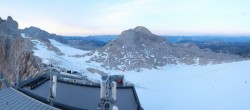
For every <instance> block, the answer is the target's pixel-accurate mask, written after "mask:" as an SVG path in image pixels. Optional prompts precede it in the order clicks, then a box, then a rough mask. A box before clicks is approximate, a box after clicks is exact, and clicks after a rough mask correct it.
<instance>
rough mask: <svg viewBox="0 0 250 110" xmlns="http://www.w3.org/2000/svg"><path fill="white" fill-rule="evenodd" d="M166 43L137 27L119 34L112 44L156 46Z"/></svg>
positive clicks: (141, 27) (145, 29) (144, 29)
mask: <svg viewBox="0 0 250 110" xmlns="http://www.w3.org/2000/svg"><path fill="white" fill-rule="evenodd" d="M162 42H166V40H165V39H163V38H161V37H159V36H157V35H155V34H153V33H151V32H150V31H149V30H148V29H147V28H145V27H143V26H137V27H135V28H134V29H129V30H125V31H123V32H122V33H121V35H120V37H118V39H116V40H114V42H113V43H118V44H128V43H129V44H130V45H131V44H135V45H141V44H149V45H151V44H156V43H162Z"/></svg>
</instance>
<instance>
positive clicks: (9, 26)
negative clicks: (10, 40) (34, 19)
mask: <svg viewBox="0 0 250 110" xmlns="http://www.w3.org/2000/svg"><path fill="white" fill-rule="evenodd" d="M0 33H1V34H10V35H12V36H18V35H19V30H18V23H17V22H16V21H15V20H13V19H12V17H10V16H8V18H7V20H3V19H2V18H1V19H0Z"/></svg>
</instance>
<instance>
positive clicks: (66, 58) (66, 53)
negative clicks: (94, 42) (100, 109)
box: [31, 39, 101, 80]
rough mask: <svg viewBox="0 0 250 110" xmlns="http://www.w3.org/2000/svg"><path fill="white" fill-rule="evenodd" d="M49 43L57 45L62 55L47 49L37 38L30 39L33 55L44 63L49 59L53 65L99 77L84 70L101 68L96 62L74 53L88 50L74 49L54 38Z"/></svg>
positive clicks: (91, 76) (93, 77)
mask: <svg viewBox="0 0 250 110" xmlns="http://www.w3.org/2000/svg"><path fill="white" fill-rule="evenodd" d="M49 40H50V42H51V44H52V45H53V46H55V47H57V48H58V49H59V50H60V51H61V52H62V53H63V55H58V54H56V53H55V52H54V51H51V50H49V49H48V47H47V46H46V45H45V44H44V43H42V42H40V41H39V40H31V41H32V42H33V43H34V44H35V48H36V49H35V50H33V51H34V55H35V56H38V57H39V58H41V59H42V62H43V63H44V64H49V63H50V61H51V62H52V64H53V65H55V66H58V67H60V68H64V69H66V70H72V71H78V72H80V73H82V74H83V75H86V76H88V78H90V79H94V80H95V79H100V78H101V76H100V75H98V74H93V73H90V72H88V71H87V70H86V68H88V67H94V68H101V67H100V66H98V64H90V63H86V59H87V58H77V57H73V56H74V55H80V54H85V53H87V52H89V51H83V50H80V49H75V48H72V47H70V46H67V45H64V44H62V43H59V42H57V41H55V40H52V39H49Z"/></svg>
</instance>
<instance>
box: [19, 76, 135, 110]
mask: <svg viewBox="0 0 250 110" xmlns="http://www.w3.org/2000/svg"><path fill="white" fill-rule="evenodd" d="M22 89H23V90H24V91H26V93H31V94H36V95H38V96H39V97H43V98H44V99H45V98H48V96H49V95H50V90H49V89H50V80H48V81H46V82H45V83H44V84H42V85H40V86H39V87H37V88H35V89H33V90H30V89H29V88H28V87H27V86H26V87H23V88H22ZM100 101H101V99H100V87H98V86H87V85H74V84H69V83H64V82H58V83H57V96H56V98H55V102H56V103H60V104H64V105H69V106H72V107H76V108H80V109H89V110H96V109H97V107H98V104H99V102H100ZM115 105H117V107H118V108H119V110H138V109H139V107H140V105H138V100H137V96H136V93H135V91H134V88H133V87H132V86H131V87H118V88H117V100H116V103H115Z"/></svg>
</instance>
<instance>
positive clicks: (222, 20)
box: [0, 0, 250, 35]
mask: <svg viewBox="0 0 250 110" xmlns="http://www.w3.org/2000/svg"><path fill="white" fill-rule="evenodd" d="M0 13H1V15H0V16H1V17H2V18H4V19H5V18H6V17H7V16H8V15H10V16H12V17H13V18H14V19H15V20H17V21H18V22H19V27H20V28H25V27H29V26H36V27H39V28H41V29H44V30H46V31H48V32H51V33H56V34H61V35H96V34H120V33H121V32H122V31H123V30H126V29H130V28H134V27H135V26H145V27H147V28H148V29H150V30H151V31H152V32H153V33H155V34H159V35H250V0H1V3H0Z"/></svg>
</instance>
